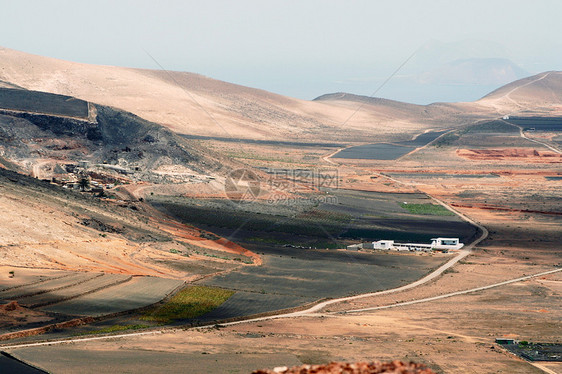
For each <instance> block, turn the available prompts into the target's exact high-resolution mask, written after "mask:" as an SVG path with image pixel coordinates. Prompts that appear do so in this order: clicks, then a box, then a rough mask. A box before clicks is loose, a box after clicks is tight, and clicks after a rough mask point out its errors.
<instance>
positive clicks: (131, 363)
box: [14, 346, 301, 374]
mask: <svg viewBox="0 0 562 374" xmlns="http://www.w3.org/2000/svg"><path fill="white" fill-rule="evenodd" d="M14 356H16V357H17V358H19V359H22V360H25V361H26V362H30V363H32V364H35V365H38V366H41V367H42V368H44V369H45V370H48V371H49V372H52V373H61V374H63V373H69V374H71V373H77V372H81V373H112V372H115V370H116V369H115V368H118V370H119V372H123V373H148V372H151V373H163V372H164V373H186V372H189V373H240V374H246V373H250V372H252V371H253V370H255V369H256V368H260V367H270V366H271V367H274V366H284V365H300V364H301V361H299V360H298V358H297V357H296V356H295V355H293V354H289V353H286V352H282V353H256V354H244V355H243V356H242V355H239V354H236V353H218V354H216V353H213V354H210V353H209V352H206V351H203V350H202V351H201V352H196V353H185V352H177V353H174V352H162V351H159V350H143V351H142V353H139V351H136V350H128V349H127V348H125V347H123V349H119V350H116V351H104V350H84V349H81V348H72V347H71V346H58V347H49V349H44V348H42V347H36V348H31V349H25V350H17V351H15V352H14ZM54 357H55V358H56V359H53V358H54Z"/></svg>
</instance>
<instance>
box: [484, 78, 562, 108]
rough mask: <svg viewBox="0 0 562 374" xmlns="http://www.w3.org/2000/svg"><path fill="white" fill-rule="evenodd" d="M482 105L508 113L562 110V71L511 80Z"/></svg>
mask: <svg viewBox="0 0 562 374" xmlns="http://www.w3.org/2000/svg"><path fill="white" fill-rule="evenodd" d="M477 103H478V104H480V105H484V106H491V107H494V108H497V110H498V111H500V112H502V113H503V114H505V115H512V114H519V115H521V114H527V115H530V114H550V115H560V114H561V113H562V72H560V71H549V72H544V73H540V74H537V75H533V76H531V77H527V78H523V79H520V80H517V81H515V82H512V83H509V84H507V85H505V86H503V87H500V88H498V89H497V90H495V91H493V92H491V93H489V94H488V95H486V96H484V97H483V98H482V99H480V100H478V101H477Z"/></svg>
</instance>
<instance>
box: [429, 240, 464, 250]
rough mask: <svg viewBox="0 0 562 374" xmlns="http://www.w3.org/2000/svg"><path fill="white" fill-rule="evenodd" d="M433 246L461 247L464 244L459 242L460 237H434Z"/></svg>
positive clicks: (442, 247)
mask: <svg viewBox="0 0 562 374" xmlns="http://www.w3.org/2000/svg"><path fill="white" fill-rule="evenodd" d="M431 247H432V248H433V249H461V248H462V247H464V244H463V243H460V242H459V238H434V239H431Z"/></svg>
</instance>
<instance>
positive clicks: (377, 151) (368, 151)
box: [332, 143, 415, 160]
mask: <svg viewBox="0 0 562 374" xmlns="http://www.w3.org/2000/svg"><path fill="white" fill-rule="evenodd" d="M414 149H415V147H409V146H405V145H395V144H388V143H376V144H366V145H358V146H355V147H350V148H346V149H344V150H341V151H339V152H338V153H336V154H335V155H333V156H332V158H348V159H362V160H396V159H397V158H398V157H400V156H404V155H405V154H406V153H408V152H411V151H413V150H414Z"/></svg>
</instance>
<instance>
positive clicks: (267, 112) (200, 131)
mask: <svg viewBox="0 0 562 374" xmlns="http://www.w3.org/2000/svg"><path fill="white" fill-rule="evenodd" d="M549 78H550V77H549ZM0 81H3V82H9V83H10V84H13V85H17V86H21V87H24V88H27V89H32V90H39V91H47V92H52V93H58V94H65V95H72V96H75V97H78V98H81V99H85V100H88V101H91V102H95V103H99V104H104V105H111V106H116V107H119V108H122V109H124V110H126V111H130V112H132V113H135V114H137V115H139V116H141V117H143V118H145V119H147V120H150V121H154V122H158V123H161V124H164V125H166V126H168V127H169V128H171V129H173V130H174V131H177V132H179V133H183V134H195V135H205V136H221V137H235V138H238V137H239V138H254V139H268V140H272V139H276V140H287V139H293V140H297V139H298V140H311V139H314V140H316V141H318V140H332V141H333V140H339V141H341V140H348V141H349V140H365V138H366V137H371V138H377V139H380V138H381V136H383V137H384V136H387V137H392V136H395V135H396V134H398V133H399V132H407V133H411V134H413V133H416V132H418V133H419V131H420V130H425V129H429V128H440V127H450V126H455V125H460V124H463V123H466V122H467V121H471V120H474V119H480V118H483V117H490V116H492V117H493V116H498V115H499V113H500V112H505V111H506V110H505V108H504V107H505V106H506V105H508V107H509V105H512V102H511V101H509V100H508V102H507V103H504V101H505V100H504V101H501V100H496V99H493V100H492V99H491V98H489V99H487V100H486V101H482V102H477V103H461V104H432V105H429V106H418V105H412V104H406V103H399V102H395V101H391V100H381V99H370V100H368V101H367V102H365V100H364V98H362V97H357V96H353V95H349V94H344V95H340V96H338V95H337V94H334V95H326V97H324V98H323V100H315V101H304V100H298V99H294V98H289V97H285V96H281V95H277V94H273V93H269V92H266V91H263V90H257V89H253V88H248V87H243V86H239V85H235V84H230V83H226V82H222V81H218V80H214V79H211V78H207V77H204V76H201V75H197V74H193V73H182V72H167V71H161V70H143V69H132V68H123V67H113V66H99V65H88V64H81V63H75V62H69V61H63V60H57V59H53V58H48V57H41V56H36V55H31V54H27V53H23V52H19V51H15V50H11V49H6V48H0ZM545 81H547V80H545ZM492 101H493V102H492ZM559 103H560V97H557V98H556V100H553V101H552V103H551V104H552V105H554V104H556V105H559ZM551 104H549V105H551ZM359 108H360V110H358V109H359Z"/></svg>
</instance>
